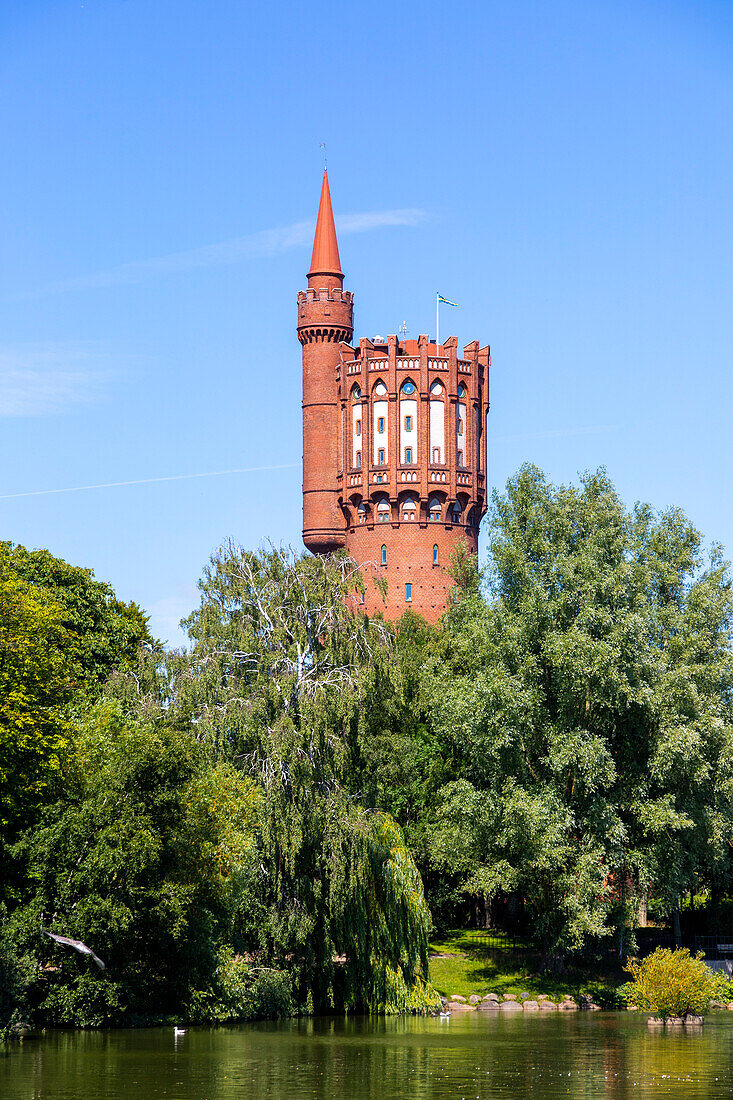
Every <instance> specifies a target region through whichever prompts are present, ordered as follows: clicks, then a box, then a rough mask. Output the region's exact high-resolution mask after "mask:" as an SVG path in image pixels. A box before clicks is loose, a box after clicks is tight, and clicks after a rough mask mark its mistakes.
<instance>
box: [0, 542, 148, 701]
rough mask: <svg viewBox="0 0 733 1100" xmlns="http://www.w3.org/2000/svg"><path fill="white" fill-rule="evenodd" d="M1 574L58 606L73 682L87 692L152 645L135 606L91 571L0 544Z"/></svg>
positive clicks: (42, 553)
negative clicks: (13, 576)
mask: <svg viewBox="0 0 733 1100" xmlns="http://www.w3.org/2000/svg"><path fill="white" fill-rule="evenodd" d="M0 574H3V575H6V574H14V575H15V576H17V577H18V578H19V579H20V580H22V581H23V582H25V583H26V584H28V585H31V586H32V587H33V589H34V590H36V591H40V592H43V593H45V594H46V595H47V596H48V597H50V598H51V599H52V600H53V601H54V602H55V603H56V604H57V605H58V607H59V609H60V619H59V621H60V624H61V626H62V627H63V628H64V630H65V632H66V634H65V645H64V649H65V655H66V659H67V661H68V663H69V667H70V670H71V671H72V673H73V683H74V686H76V687H77V688H79V689H82V690H83V691H85V692H87V693H88V692H89V691H98V690H99V689H100V688H101V686H102V685H103V684H104V682H105V681H106V680H107V679H108V678H109V676H110V675H111V673H112V672H114V671H115V670H116V669H119V668H120V667H129V666H130V665H131V664H132V663H134V660H135V656H136V653H137V649H138V647H139V646H140V645H141V644H147V645H153V644H154V639H153V638H152V636H151V634H150V631H149V629H148V618H147V616H146V615H145V613H144V612H143V611H142V610H141V609H140V608H139V607H138V605H137V604H136V603H123V602H122V601H121V600H118V599H117V597H116V596H115V594H114V592H113V591H112V589H111V588H110V586H109V585H108V584H104V583H102V582H100V581H96V580H94V573H93V572H92V570H91V569H83V568H81V567H80V566H77V565H69V563H68V562H65V561H63V560H62V559H61V558H55V557H54V556H53V555H52V554H50V553H49V552H48V550H26V548H25V547H24V546H18V545H14V544H13V543H10V542H0Z"/></svg>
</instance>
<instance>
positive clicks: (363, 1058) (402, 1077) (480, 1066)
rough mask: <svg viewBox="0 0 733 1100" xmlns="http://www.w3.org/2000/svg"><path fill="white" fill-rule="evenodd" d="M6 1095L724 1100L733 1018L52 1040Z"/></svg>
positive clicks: (392, 1023) (404, 1021) (64, 1098)
mask: <svg viewBox="0 0 733 1100" xmlns="http://www.w3.org/2000/svg"><path fill="white" fill-rule="evenodd" d="M0 1050H2V1053H0V1097H2V1100H31V1098H32V1100H98V1098H99V1100H101V1098H105V1100H154V1098H157V1097H165V1098H167V1100H230V1098H232V1100H233V1098H234V1097H237V1098H242V1100H244V1098H247V1100H265V1098H267V1100H305V1098H306V1097H307V1098H316V1100H327V1098H328V1100H332V1098H333V1100H413V1098H414V1100H423V1098H429V1100H443V1098H445V1100H449V1098H450V1100H453V1098H456V1100H461V1098H464V1100H475V1098H479V1100H484V1098H487V1097H509V1096H511V1097H537V1098H542V1100H552V1098H555V1097H563V1098H564V1100H567V1098H568V1097H570V1098H573V1097H583V1100H589V1098H594V1097H606V1098H613V1100H621V1098H626V1097H628V1098H632V1097H633V1098H634V1100H639V1098H641V1100H643V1098H645V1097H660V1096H675V1097H683V1098H687V1097H722V1096H725V1097H730V1096H731V1093H732V1092H733V1085H732V1078H731V1056H732V1053H733V1013H731V1014H730V1015H726V1014H724V1013H721V1014H720V1015H714V1016H710V1017H708V1019H707V1020H706V1023H705V1025H704V1027H703V1028H700V1029H697V1030H696V1031H693V1032H690V1031H686V1032H681V1031H678V1030H675V1031H666V1032H665V1031H661V1032H658V1031H649V1030H648V1029H647V1027H646V1023H645V1020H644V1017H640V1016H639V1015H638V1014H636V1013H613V1012H608V1013H576V1014H573V1015H570V1014H568V1015H563V1016H557V1015H554V1014H552V1015H550V1014H547V1015H533V1016H530V1017H525V1016H519V1017H518V1018H517V1017H516V1016H512V1017H508V1018H505V1017H502V1016H492V1017H488V1016H486V1015H480V1014H478V1013H476V1014H465V1015H462V1016H455V1017H454V1018H453V1019H451V1020H439V1019H432V1018H427V1019H426V1018H422V1017H419V1018H416V1017H408V1018H390V1019H386V1020H385V1019H376V1020H370V1019H364V1018H359V1019H349V1020H345V1019H343V1018H341V1017H339V1018H318V1019H310V1020H289V1021H285V1022H283V1023H261V1024H249V1025H243V1026H241V1027H236V1028H226V1029H221V1030H215V1031H211V1030H207V1029H203V1028H201V1029H197V1028H191V1029H189V1030H188V1031H187V1032H186V1034H185V1035H182V1036H180V1037H175V1036H174V1034H173V1030H172V1029H171V1028H154V1029H151V1030H141V1031H98V1032H93V1031H89V1032H51V1033H50V1034H48V1035H45V1036H43V1037H42V1038H39V1039H30V1040H26V1041H25V1042H24V1043H22V1044H14V1045H12V1046H10V1047H8V1048H0Z"/></svg>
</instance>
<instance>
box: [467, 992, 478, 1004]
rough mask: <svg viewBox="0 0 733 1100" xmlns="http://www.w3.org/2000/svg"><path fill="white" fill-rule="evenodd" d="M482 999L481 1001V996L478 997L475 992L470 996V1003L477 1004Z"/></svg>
mask: <svg viewBox="0 0 733 1100" xmlns="http://www.w3.org/2000/svg"><path fill="white" fill-rule="evenodd" d="M480 1001H481V998H480V997H477V996H476V994H475V993H472V994H471V996H470V997H469V998H468V1003H469V1004H470V1005H477V1004H479V1003H480Z"/></svg>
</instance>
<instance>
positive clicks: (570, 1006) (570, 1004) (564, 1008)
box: [559, 998, 578, 1012]
mask: <svg viewBox="0 0 733 1100" xmlns="http://www.w3.org/2000/svg"><path fill="white" fill-rule="evenodd" d="M559 1009H560V1011H561V1012H577V1011H578V1006H577V1004H576V1003H575V1001H574V1000H572V998H569V999H567V1000H563V1001H561V1002H560V1005H559Z"/></svg>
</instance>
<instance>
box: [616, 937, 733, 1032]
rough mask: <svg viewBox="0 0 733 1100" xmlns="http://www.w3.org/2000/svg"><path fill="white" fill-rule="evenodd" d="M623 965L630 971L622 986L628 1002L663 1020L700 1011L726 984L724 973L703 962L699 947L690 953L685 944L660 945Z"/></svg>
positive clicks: (708, 1005)
mask: <svg viewBox="0 0 733 1100" xmlns="http://www.w3.org/2000/svg"><path fill="white" fill-rule="evenodd" d="M625 969H626V970H627V971H628V973H629V974H630V975H631V981H630V982H629V983H628V985H627V986H626V988H625V990H624V992H625V994H626V1000H627V1001H628V1003H629V1004H630V1005H633V1006H634V1007H635V1008H638V1009H640V1010H641V1011H642V1012H653V1013H654V1015H655V1016H659V1017H661V1018H662V1019H663V1020H666V1019H667V1018H668V1017H670V1016H700V1015H702V1014H703V1013H705V1012H707V1010H708V1008H709V1007H710V1002H711V1001H712V1000H714V999H715V998H716V997H719V996H721V994H723V993H725V992H726V990H727V987H728V984H729V983H728V979H727V977H726V975H725V974H723V973H721V972H718V973H717V974H714V973H713V972H712V971H711V970H710V969H709V968H708V967H707V966H706V965H705V963H704V962H703V954H702V951H699V952H698V953H697V954H696V955H691V954H690V952H689V951H688V950H687V948H686V947H681V948H676V949H675V950H674V951H671V950H670V949H669V948H666V947H659V948H657V950H656V951H654V952H653V953H652V954H651V955H648V956H647V958H645V959H642V960H641V961H640V962H639V961H637V960H635V959H632V960H630V961H629V963H628V964H627V966H626V968H625Z"/></svg>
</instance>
